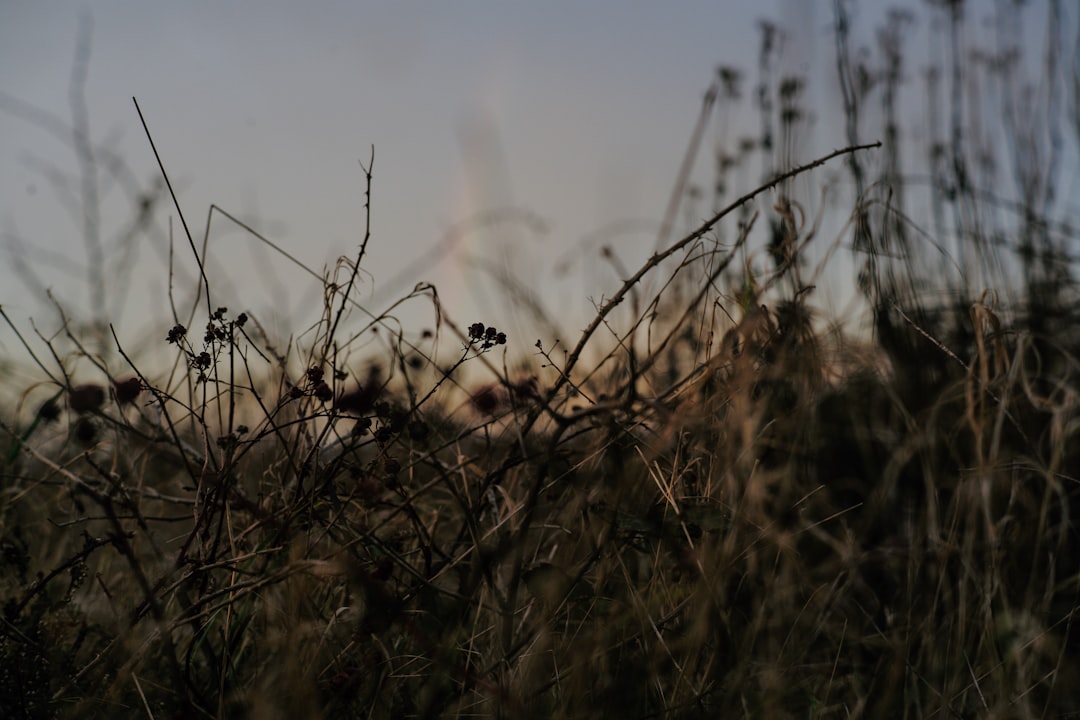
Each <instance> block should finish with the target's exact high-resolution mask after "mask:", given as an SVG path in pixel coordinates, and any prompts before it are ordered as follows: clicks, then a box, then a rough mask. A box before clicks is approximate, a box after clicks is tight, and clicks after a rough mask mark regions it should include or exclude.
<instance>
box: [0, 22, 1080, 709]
mask: <svg viewBox="0 0 1080 720" xmlns="http://www.w3.org/2000/svg"><path fill="white" fill-rule="evenodd" d="M1051 5H1055V4H1054V3H1051ZM962 7H963V3H959V2H953V3H938V4H937V5H934V6H932V7H928V8H924V10H923V11H922V12H920V13H915V12H914V11H911V12H908V11H895V12H893V13H892V14H890V15H889V16H888V18H887V20H886V22H885V24H884V25H883V26H882V27H881V28H880V31H879V33H878V34H877V36H876V43H877V44H876V45H874V46H872V47H870V48H868V49H867V50H866V51H865V52H860V51H858V49H857V48H856V47H855V46H854V40H853V39H852V38H851V37H849V34H848V26H849V17H848V13H849V10H850V6H849V4H848V3H845V2H838V3H836V5H835V7H834V8H833V12H834V15H833V18H832V20H831V22H832V24H833V31H834V32H833V36H834V42H835V61H836V69H837V73H838V77H839V78H840V83H839V87H840V96H839V101H838V104H837V107H835V108H834V109H833V112H834V115H833V116H831V117H830V118H828V120H829V122H832V123H841V124H843V126H844V127H845V133H846V138H847V142H846V146H845V147H842V148H837V149H836V150H834V151H832V152H828V151H827V152H824V153H822V154H821V155H819V156H816V157H810V158H803V157H802V156H801V155H799V158H800V159H798V160H795V156H796V155H798V153H796V152H795V151H796V150H797V147H798V142H799V139H800V137H802V136H803V135H804V133H805V131H806V127H807V123H809V122H811V119H810V118H809V117H808V115H807V113H806V112H805V109H804V102H805V100H806V97H805V93H807V92H810V91H811V90H812V88H808V87H807V86H806V84H805V82H804V81H803V80H802V79H800V78H799V77H785V76H779V75H778V72H777V70H776V68H777V64H776V55H777V52H778V50H777V42H778V33H780V30H779V29H778V28H777V27H775V26H772V25H770V24H768V23H765V24H762V26H761V27H760V28H759V29H758V32H759V33H760V35H761V54H760V56H759V58H757V63H756V65H752V66H751V67H748V68H734V67H723V68H719V69H718V70H717V71H716V74H715V77H714V79H713V82H712V83H711V84H710V85H709V86H708V88H707V89H706V92H705V94H704V98H705V99H704V103H703V111H702V117H703V119H704V118H712V117H713V115H712V112H713V110H714V109H715V108H716V107H717V106H718V105H720V104H724V103H728V104H748V105H749V106H751V107H752V108H753V109H754V110H755V112H756V113H757V116H758V118H759V119H760V126H759V129H758V131H757V133H756V134H755V135H754V136H748V137H747V138H746V139H744V140H742V141H739V142H738V144H737V145H736V146H735V147H728V148H722V149H718V148H709V147H708V146H707V143H706V142H704V141H703V140H702V137H703V135H702V134H701V133H698V134H697V135H695V139H694V141H693V142H692V143H691V146H690V150H689V152H690V153H691V154H698V155H700V156H701V157H704V158H707V159H710V160H711V161H712V162H713V163H714V165H715V182H714V184H713V186H712V187H710V188H708V189H702V188H698V187H693V188H691V187H689V186H688V184H687V183H686V182H685V181H686V178H681V179H679V180H678V181H677V183H676V188H675V190H674V200H675V207H681V203H683V202H690V199H693V201H694V202H696V203H697V205H696V206H695V207H697V208H699V209H700V208H707V209H702V210H700V212H699V217H700V219H699V220H697V221H696V223H695V224H694V226H693V227H691V228H690V229H689V230H688V231H687V232H685V233H682V232H676V231H674V230H673V229H671V228H670V227H669V229H671V232H670V235H669V236H668V237H666V238H661V240H662V242H661V243H659V244H658V246H657V251H656V252H655V253H654V254H652V255H651V256H650V257H649V258H648V259H647V260H646V261H645V262H644V263H643V264H641V265H640V266H639V267H637V268H633V267H631V268H627V269H626V272H625V274H624V275H623V278H622V281H621V284H620V285H618V286H616V287H615V288H613V289H612V290H611V291H610V292H609V293H608V294H607V295H605V296H604V298H603V299H602V301H601V302H598V303H597V305H596V310H595V314H594V315H593V317H592V318H591V319H590V320H589V321H588V322H587V324H586V325H585V326H584V327H583V328H581V329H577V330H575V329H574V328H572V327H560V328H558V331H559V333H560V334H559V335H558V336H555V335H544V336H537V337H527V338H525V337H518V336H515V335H514V334H513V333H510V332H507V331H505V329H503V328H501V327H499V326H498V324H497V323H495V322H493V321H492V320H490V319H489V318H484V317H478V318H458V317H454V315H453V313H452V312H451V310H450V309H448V308H446V307H444V306H443V304H442V303H441V301H440V298H439V294H438V289H437V288H436V287H434V286H429V285H418V286H417V287H416V289H415V290H414V291H413V292H412V293H411V294H409V295H408V299H410V300H412V301H416V300H418V299H419V300H420V301H422V302H425V303H428V304H429V306H430V308H431V317H432V322H431V324H430V326H428V327H415V328H410V327H404V326H402V325H401V323H399V322H396V320H395V311H396V308H397V307H398V304H397V303H393V304H391V305H390V306H389V307H388V308H370V307H366V306H365V305H364V302H363V300H362V298H361V297H360V293H359V292H358V282H359V281H358V278H359V277H361V275H362V273H363V272H364V269H365V265H364V260H365V257H364V255H365V252H366V249H367V247H368V244H369V243H378V242H379V240H380V238H379V237H378V236H377V234H373V233H372V232H371V231H370V229H369V230H368V232H367V233H366V234H364V236H363V237H364V239H363V244H362V246H361V248H360V250H359V252H358V253H357V255H356V256H354V257H348V258H342V259H341V260H340V261H339V262H338V264H337V265H336V266H335V267H333V268H331V269H330V270H328V271H327V272H326V273H322V274H320V273H317V272H312V275H313V276H314V278H313V282H319V283H320V284H321V286H322V288H323V292H322V305H321V308H315V309H314V315H313V317H314V319H313V321H312V323H311V324H310V325H309V326H308V327H303V328H297V329H296V332H295V333H294V334H291V335H285V336H279V335H277V334H275V332H274V331H273V330H272V329H271V327H270V326H269V324H268V323H265V322H263V321H262V319H261V318H260V317H259V315H258V313H257V312H254V311H252V310H251V309H250V308H245V307H238V306H235V305H229V306H225V304H224V303H223V302H221V301H219V300H218V297H219V295H220V293H221V290H222V289H221V288H218V287H215V286H214V284H213V282H212V281H211V278H213V277H214V272H213V268H212V267H207V266H206V265H205V264H204V259H205V258H206V256H207V255H206V243H207V241H208V240H207V238H206V237H199V236H197V235H192V234H191V233H190V232H188V223H187V221H186V220H184V217H185V215H186V214H187V215H188V216H189V217H190V212H191V211H188V210H187V209H185V208H182V207H179V206H176V207H174V208H173V209H172V212H175V214H176V217H177V219H178V222H177V234H176V258H177V260H176V262H177V263H178V264H179V263H181V262H182V263H186V264H187V265H188V266H189V267H193V268H194V273H193V275H194V277H195V278H196V279H195V280H194V283H195V287H193V288H185V289H184V290H185V292H183V293H181V292H180V291H179V289H177V291H176V298H175V299H173V292H174V291H173V283H172V278H171V277H170V279H169V280H170V281H169V282H168V283H163V288H166V287H167V288H168V289H167V290H166V289H163V292H168V293H169V295H170V300H171V307H172V308H173V310H172V317H170V318H166V319H164V320H162V322H161V323H160V325H159V327H158V328H157V330H156V331H155V335H154V337H153V338H151V339H150V340H149V341H148V345H149V346H151V347H152V350H153V353H154V356H155V357H156V358H165V359H166V360H165V361H164V362H159V361H155V362H146V361H144V360H142V359H141V358H145V357H147V355H146V353H145V352H143V351H140V353H136V352H134V351H133V350H132V349H131V348H128V347H126V346H125V344H124V343H123V342H121V341H120V340H119V337H118V335H117V334H116V332H115V328H113V327H111V326H110V321H109V318H108V317H106V316H104V314H103V311H101V308H104V307H105V306H106V303H104V302H103V301H95V302H93V303H91V304H90V306H89V307H88V309H85V310H82V309H77V308H67V307H63V306H62V305H61V304H60V303H52V304H50V299H51V298H49V297H48V296H46V297H44V298H43V301H44V302H43V310H42V312H41V315H40V316H39V317H38V318H37V319H36V320H35V321H34V322H33V323H32V324H30V323H24V322H21V321H19V320H18V319H17V318H13V317H11V316H10V315H9V314H8V313H7V312H6V311H3V308H2V307H0V314H2V316H3V318H2V319H3V320H4V322H5V323H6V325H7V328H8V330H10V331H11V332H12V333H13V336H14V337H17V338H18V344H17V348H18V350H19V353H20V356H19V357H18V358H17V359H15V360H12V362H18V363H20V364H21V365H22V366H24V367H26V368H28V369H27V373H29V374H30V375H32V376H33V377H35V378H36V380H35V381H34V382H32V383H30V384H29V385H27V386H26V387H18V388H11V387H8V388H7V391H8V392H9V394H10V395H12V397H14V401H13V402H12V403H11V405H10V406H6V407H3V408H2V409H0V462H2V467H0V490H2V492H0V550H2V552H0V603H2V609H0V716H2V717H4V718H10V719H15V718H53V717H62V718H69V717H70V718H91V717H132V718H136V717H138V718H166V717H182V718H199V717H206V718H214V717H228V718H231V717H254V718H317V717H324V718H339V717H350V718H351V717H356V718H409V717H424V718H434V717H440V718H441V717H447V718H458V717H502V718H591V717H598V718H599V717H629V718H653V717H656V718H660V717H665V718H666V717H673V718H716V717H749V718H789V717H790V718H807V717H810V718H819V717H844V718H847V717H851V718H856V717H867V718H883V719H884V718H976V717H978V718H1066V717H1080V652H1078V651H1077V648H1080V615H1078V608H1080V524H1078V519H1077V516H1078V515H1080V443H1078V441H1077V437H1076V436H1077V432H1078V430H1080V361H1078V358H1080V325H1078V322H1077V321H1078V320H1080V310H1078V306H1077V304H1076V303H1077V293H1076V284H1075V278H1074V273H1075V267H1074V260H1075V255H1074V252H1075V251H1074V247H1075V245H1076V235H1077V229H1076V228H1077V227H1078V225H1077V221H1076V218H1075V213H1076V211H1077V205H1076V202H1075V200H1076V198H1075V196H1073V197H1069V196H1068V188H1069V187H1070V185H1069V183H1070V181H1072V182H1075V174H1076V168H1075V167H1070V166H1068V164H1067V163H1064V164H1063V158H1064V159H1068V158H1075V157H1076V151H1077V148H1078V147H1080V65H1077V64H1075V62H1074V61H1072V60H1069V59H1068V54H1067V53H1068V49H1069V48H1071V47H1074V45H1075V43H1076V41H1077V38H1075V37H1073V38H1071V39H1067V38H1065V37H1064V36H1065V34H1066V31H1065V28H1062V27H1060V26H1055V25H1053V24H1051V28H1050V29H1049V30H1048V31H1047V34H1046V37H1045V43H1044V46H1043V47H1042V48H1040V49H1039V50H1040V51H1039V53H1036V55H1037V62H1036V65H1037V68H1036V69H1037V70H1039V72H1040V73H1041V74H1040V76H1039V77H1041V78H1042V79H1041V81H1040V82H1039V83H1032V82H1029V80H1028V78H1027V76H1026V75H1025V73H1024V68H1025V67H1026V66H1025V65H1024V60H1025V57H1026V56H1025V55H1024V52H1023V51H1022V49H1021V38H1020V37H1019V35H1017V36H1014V37H1012V38H1011V40H1010V38H1009V37H1008V36H1006V37H1005V39H1004V40H1003V41H1002V42H1001V45H1000V46H999V47H995V48H992V49H987V48H981V49H979V51H978V52H976V51H975V50H973V49H972V48H970V47H966V46H961V41H960V40H959V39H958V38H960V37H962V36H963V33H961V32H960V30H961V29H962V28H963V26H964V23H965V22H966V20H965V17H964V15H963V12H962ZM1055 7H1056V5H1055ZM1059 10H1060V8H1059ZM1010 12H1016V13H1022V12H1024V10H1023V9H1022V8H1020V7H1019V6H1017V7H1016V8H1014V9H1013V10H1010ZM931 21H932V22H934V23H936V24H938V25H939V26H941V27H944V28H946V31H945V32H943V37H945V38H946V39H947V40H948V39H949V38H951V42H953V43H956V44H954V45H953V46H952V47H951V52H949V53H947V54H946V57H947V58H948V59H947V60H946V61H945V65H943V66H940V67H935V68H932V69H931V71H929V72H927V73H925V74H919V73H917V72H916V71H915V70H914V69H913V68H914V67H915V64H914V63H913V62H912V60H911V58H910V57H909V56H908V55H907V53H909V52H911V49H910V48H909V47H908V45H907V44H906V40H905V39H906V38H907V37H908V34H909V33H910V32H911V31H912V27H913V26H914V25H915V23H917V22H923V23H926V22H931ZM1066 40H1068V42H1066ZM1070 42H1071V43H1073V45H1070V44H1069V43H1070ZM1031 59H1032V58H1031V57H1026V60H1027V61H1031ZM902 93H908V96H911V95H912V94H914V95H917V96H919V97H921V100H920V102H921V103H923V104H925V107H926V112H927V114H928V116H929V117H930V122H928V124H927V127H926V128H924V132H923V133H922V135H920V136H918V137H916V136H914V135H913V134H911V133H909V132H908V131H907V129H906V128H907V127H908V125H907V122H908V121H907V119H906V116H905V115H904V107H905V105H904V102H902V101H901V98H902V97H905V96H904V95H902ZM140 117H141V114H140ZM709 122H712V120H709ZM144 127H146V130H147V146H148V148H149V150H148V157H154V158H156V161H157V162H158V163H160V172H161V177H162V183H161V185H160V186H157V187H156V188H155V189H154V190H153V192H154V193H156V195H154V196H153V197H152V198H151V196H149V195H148V196H147V200H146V202H147V203H148V202H150V201H151V199H153V200H154V201H155V202H156V201H160V202H164V203H172V201H173V197H172V195H171V191H172V188H171V185H170V184H169V158H168V157H163V156H158V155H157V150H156V149H154V140H155V137H154V133H153V123H152V121H151V122H147V123H144ZM721 150H723V152H721ZM151 151H152V152H151ZM376 156H377V148H376V149H375V152H374V153H373V155H372V156H371V157H369V158H365V159H364V164H363V166H362V167H363V170H364V172H365V173H366V181H367V187H368V189H369V194H368V196H367V199H368V202H369V203H370V202H371V197H372V196H371V193H370V190H371V188H372V187H373V186H374V187H375V188H377V187H378V165H377V162H375V157H376ZM759 171H760V181H758V182H750V183H749V185H748V187H746V188H745V190H744V189H739V190H734V189H733V188H735V187H736V186H738V184H739V178H742V179H743V181H745V178H746V177H748V176H752V175H754V174H756V173H758V172H759ZM826 172H829V173H831V177H841V178H842V181H841V182H840V183H839V185H841V186H842V188H843V192H841V191H840V190H836V191H835V192H834V193H833V194H832V195H830V198H832V199H833V200H835V198H837V197H840V198H844V202H846V203H847V205H846V206H844V207H842V208H840V209H839V210H837V209H836V207H833V206H835V205H836V203H835V202H832V201H830V203H827V202H825V199H824V196H823V193H822V191H821V188H822V187H824V186H826V184H827V183H826V182H825V179H824V178H825V177H826V176H825V173H826ZM807 188H810V189H812V190H811V191H809V192H808V191H807ZM688 198H690V199H688ZM710 203H711V207H709V205H710ZM368 210H369V212H370V210H371V208H370V207H369V208H368ZM143 211H145V203H143V204H138V205H136V206H135V207H133V208H132V212H133V217H134V218H135V221H134V222H133V224H132V226H133V227H138V218H139V217H140V216H139V213H140V212H143ZM198 212H202V210H201V209H200V210H199V211H198ZM210 212H211V215H212V216H214V217H216V219H215V222H225V223H234V224H239V225H242V226H243V228H244V230H245V232H248V233H250V234H251V235H252V236H254V237H258V238H260V239H261V241H262V242H264V243H265V245H266V252H267V253H268V254H270V255H273V256H278V255H279V254H280V253H281V252H282V250H281V248H279V247H277V246H275V245H274V244H273V242H272V239H271V238H268V237H265V236H264V235H263V234H262V233H261V232H260V231H259V229H258V228H256V227H251V226H250V225H247V224H243V223H240V221H239V220H237V219H236V218H235V217H233V216H232V215H230V214H229V212H228V209H221V208H213V209H211V211H210ZM837 212H839V213H840V214H841V216H842V218H843V222H842V223H841V226H842V229H841V231H840V233H839V235H838V236H836V237H827V236H824V235H823V232H822V227H823V223H822V218H823V217H825V216H826V214H828V213H837ZM812 245H813V246H814V247H815V248H819V247H824V248H825V249H826V252H823V253H818V254H817V255H816V256H815V258H816V259H815V261H814V262H811V261H810V260H809V258H808V248H810V247H811V246H812ZM601 252H602V253H603V254H604V257H606V258H609V259H611V255H612V253H613V251H612V250H611V249H610V248H607V249H604V250H602V251H601ZM98 256H100V253H99V254H98ZM841 258H845V259H846V260H845V261H846V262H847V266H848V267H850V268H853V270H852V272H851V274H850V277H847V279H846V281H847V282H848V283H849V284H850V285H851V287H853V288H854V289H855V294H856V297H857V304H858V307H859V308H860V311H859V312H860V317H861V318H862V320H861V324H857V325H855V326H852V324H851V323H847V322H841V319H840V318H837V317H833V316H830V315H829V314H828V312H827V310H826V309H825V308H823V306H822V304H820V303H819V301H818V298H819V296H820V291H819V287H818V286H819V284H820V283H821V282H823V280H822V277H824V274H825V273H828V272H830V271H831V269H832V266H833V265H835V264H836V263H839V262H840V259H841ZM292 259H293V260H295V261H297V262H300V263H303V262H304V258H302V257H299V258H297V257H294V258H292ZM87 267H88V274H89V276H90V277H91V279H93V278H97V279H96V281H95V282H96V283H97V287H98V289H99V292H100V294H101V295H102V296H104V295H105V294H106V293H107V292H108V288H107V287H106V285H107V283H105V282H104V280H103V278H105V277H107V276H108V274H109V272H110V268H107V267H101V266H99V265H97V264H95V260H94V254H91V257H90V258H89V259H88V266H87ZM515 301H516V299H515V298H513V297H509V298H507V302H508V303H513V302H515ZM534 309H535V308H534ZM524 311H526V312H527V311H529V308H528V306H525V308H524ZM371 337H375V338H378V342H361V340H362V339H363V338H371ZM372 347H378V348H380V350H379V351H378V352H377V353H372V352H371V348H372Z"/></svg>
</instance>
